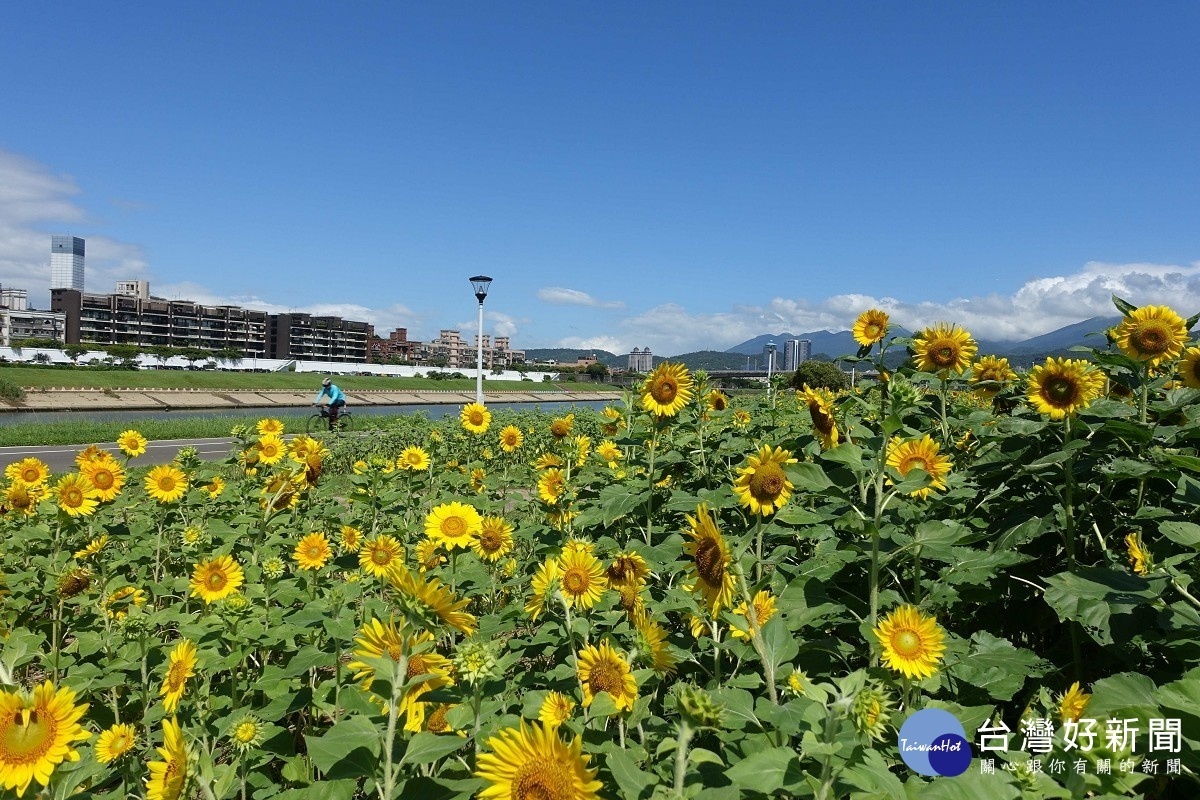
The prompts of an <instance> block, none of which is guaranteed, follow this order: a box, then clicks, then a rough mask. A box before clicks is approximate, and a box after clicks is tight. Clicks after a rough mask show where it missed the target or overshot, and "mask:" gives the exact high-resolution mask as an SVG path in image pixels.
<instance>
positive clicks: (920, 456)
mask: <svg viewBox="0 0 1200 800" xmlns="http://www.w3.org/2000/svg"><path fill="white" fill-rule="evenodd" d="M940 449H941V448H940V446H939V445H938V443H937V442H935V441H934V440H933V438H932V437H931V436H929V434H926V435H925V436H924V437H923V438H921V439H909V440H908V441H903V442H902V441H899V440H898V439H893V440H892V443H891V445H890V446H889V447H888V455H887V465H888V466H889V467H891V468H892V469H894V470H896V471H897V472H899V473H900V475H901V477H904V478H907V477H908V473H909V472H911V471H912V470H914V469H923V470H925V472H927V473H929V485H928V486H926V487H925V488H923V489H917V490H916V491H913V492H909V495H910V496H911V497H916V498H918V499H920V500H924V499H925V498H927V497H929V495H931V494H933V492H934V490H937V491H945V489H946V476H947V475H949V474H950V457H949V456H943V455H939V454H938V451H939V450H940Z"/></svg>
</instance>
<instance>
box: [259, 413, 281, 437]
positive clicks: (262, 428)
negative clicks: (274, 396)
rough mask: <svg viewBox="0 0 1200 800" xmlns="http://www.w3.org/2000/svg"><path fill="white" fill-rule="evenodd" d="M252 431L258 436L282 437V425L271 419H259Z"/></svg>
mask: <svg viewBox="0 0 1200 800" xmlns="http://www.w3.org/2000/svg"><path fill="white" fill-rule="evenodd" d="M254 429H255V430H257V431H258V435H259V436H282V435H283V423H282V422H280V421H279V420H277V419H271V418H269V417H268V418H266V419H260V420H259V421H258V424H257V425H255V426H254Z"/></svg>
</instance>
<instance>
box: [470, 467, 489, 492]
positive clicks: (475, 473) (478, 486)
mask: <svg viewBox="0 0 1200 800" xmlns="http://www.w3.org/2000/svg"><path fill="white" fill-rule="evenodd" d="M486 479H487V473H486V472H485V471H484V470H483V467H476V468H475V469H473V470H471V488H472V489H474V490H475V493H476V494H480V493H482V492H483V490H484V489H486V488H487V483H486V482H485V481H486Z"/></svg>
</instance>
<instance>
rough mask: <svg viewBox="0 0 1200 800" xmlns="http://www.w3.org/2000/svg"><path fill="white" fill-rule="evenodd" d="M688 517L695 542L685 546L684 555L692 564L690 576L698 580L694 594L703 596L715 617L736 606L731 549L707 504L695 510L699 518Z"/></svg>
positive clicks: (694, 587) (690, 531) (695, 583)
mask: <svg viewBox="0 0 1200 800" xmlns="http://www.w3.org/2000/svg"><path fill="white" fill-rule="evenodd" d="M685 517H686V519H687V522H688V528H689V530H688V531H687V535H688V536H690V537H691V539H692V540H691V541H690V542H686V543H685V544H684V545H683V552H684V553H686V554H687V555H688V557H690V558H691V560H692V563H691V565H690V566H689V567H688V574H689V575H690V576H692V577H693V578H695V582H694V584H693V586H692V591H693V592H698V593H700V594H702V595H703V596H704V603H705V606H706V607H707V608H708V613H709V614H710V615H711V616H714V617H715V616H716V615H717V614H718V613H720V611H721V609H722V608H729V607H730V606H731V605H732V604H733V586H734V579H733V572H732V570H731V569H730V565H731V561H732V559H731V557H730V555H729V546H728V545H727V544H725V537H723V536H722V535H721V531H719V530H718V529H717V524H716V522H715V521H713V518H712V515H711V514H710V513H709V511H708V506H707V505H705V504H704V503H701V504H700V505H698V506H696V516H694V517H693V516H692V515H690V514H687V515H685Z"/></svg>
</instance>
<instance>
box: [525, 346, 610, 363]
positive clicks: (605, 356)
mask: <svg viewBox="0 0 1200 800" xmlns="http://www.w3.org/2000/svg"><path fill="white" fill-rule="evenodd" d="M580 356H595V357H596V360H597V361H599V362H600V363H601V364H607V365H609V366H610V367H611V366H614V365H620V366H622V367H623V366H625V365H626V364H627V363H628V361H629V358H628V356H619V355H617V354H616V353H610V352H608V351H607V350H595V349H591V348H582V349H576V348H571V347H535V348H533V349H532V350H526V351H525V359H526V360H527V361H556V362H558V363H559V364H574V363H575V360H576V359H578V358H579V357H580Z"/></svg>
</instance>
